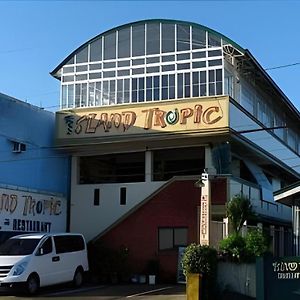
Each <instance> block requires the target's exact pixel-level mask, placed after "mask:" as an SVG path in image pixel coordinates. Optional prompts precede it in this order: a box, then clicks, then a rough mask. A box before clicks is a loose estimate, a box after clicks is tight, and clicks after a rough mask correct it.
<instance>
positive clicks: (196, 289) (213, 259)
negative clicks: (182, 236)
mask: <svg viewBox="0 0 300 300" xmlns="http://www.w3.org/2000/svg"><path fill="white" fill-rule="evenodd" d="M182 269H183V273H184V275H185V276H186V278H187V300H197V299H200V295H202V297H201V299H206V300H207V299H211V298H212V294H213V290H214V286H215V279H216V276H217V250H216V249H214V248H211V247H209V246H204V245H197V244H195V243H193V244H190V245H189V246H188V247H187V248H186V250H185V252H184V254H183V258H182Z"/></svg>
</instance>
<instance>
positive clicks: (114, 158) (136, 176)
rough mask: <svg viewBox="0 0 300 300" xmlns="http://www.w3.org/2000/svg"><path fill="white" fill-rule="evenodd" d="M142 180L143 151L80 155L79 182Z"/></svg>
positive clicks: (143, 167) (143, 173) (143, 177)
mask: <svg viewBox="0 0 300 300" xmlns="http://www.w3.org/2000/svg"><path fill="white" fill-rule="evenodd" d="M112 126H114V123H113V124H112ZM144 181H145V158H144V153H143V152H136V153H122V154H107V155H97V156H83V157H80V184H92V183H124V182H144Z"/></svg>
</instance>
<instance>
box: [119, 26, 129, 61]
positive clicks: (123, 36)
mask: <svg viewBox="0 0 300 300" xmlns="http://www.w3.org/2000/svg"><path fill="white" fill-rule="evenodd" d="M118 57H119V58H123V57H130V28H124V29H121V30H119V32H118Z"/></svg>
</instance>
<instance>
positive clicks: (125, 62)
mask: <svg viewBox="0 0 300 300" xmlns="http://www.w3.org/2000/svg"><path fill="white" fill-rule="evenodd" d="M128 66H130V60H122V61H119V62H118V67H128Z"/></svg>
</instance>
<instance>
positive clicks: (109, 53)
mask: <svg viewBox="0 0 300 300" xmlns="http://www.w3.org/2000/svg"><path fill="white" fill-rule="evenodd" d="M114 58H116V33H115V32H113V33H111V34H108V35H106V36H105V37H104V59H114Z"/></svg>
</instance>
